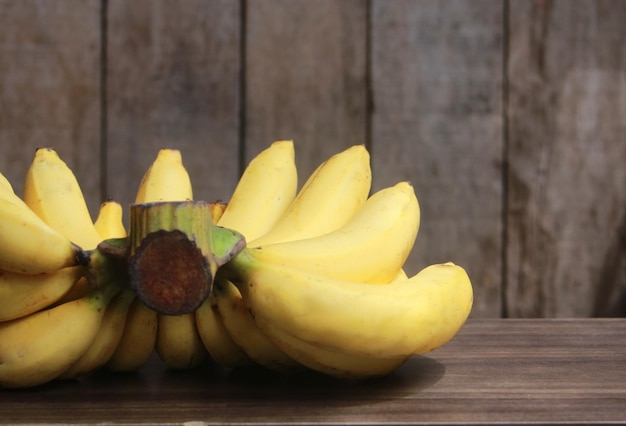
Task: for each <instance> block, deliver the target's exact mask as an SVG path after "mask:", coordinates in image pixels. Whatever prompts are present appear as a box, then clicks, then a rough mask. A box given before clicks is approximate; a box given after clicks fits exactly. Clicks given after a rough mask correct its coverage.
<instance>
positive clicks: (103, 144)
mask: <svg viewBox="0 0 626 426" xmlns="http://www.w3.org/2000/svg"><path fill="white" fill-rule="evenodd" d="M107 12H108V0H101V1H100V87H99V91H100V93H99V95H100V162H99V165H100V200H104V199H105V197H108V172H107V170H108V141H107V125H108V124H107V121H108V116H107V107H108V105H107V68H108V67H107V59H108V58H107V55H108V49H107V32H108V22H107Z"/></svg>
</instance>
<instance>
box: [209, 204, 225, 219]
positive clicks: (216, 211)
mask: <svg viewBox="0 0 626 426" xmlns="http://www.w3.org/2000/svg"><path fill="white" fill-rule="evenodd" d="M227 206H228V203H224V202H222V201H214V202H212V203H209V207H210V208H211V220H213V223H217V222H218V221H219V220H220V218H221V217H222V215H223V214H224V210H226V207H227Z"/></svg>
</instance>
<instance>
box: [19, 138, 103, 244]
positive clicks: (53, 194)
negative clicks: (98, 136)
mask: <svg viewBox="0 0 626 426" xmlns="http://www.w3.org/2000/svg"><path fill="white" fill-rule="evenodd" d="M24 202H25V203H26V204H27V205H28V206H29V207H30V208H31V209H32V210H33V211H34V212H35V213H36V214H37V215H38V216H39V217H41V218H42V219H43V221H44V222H46V223H47V224H48V225H50V226H51V227H52V228H54V229H55V230H57V231H58V232H59V233H61V234H62V235H64V236H65V237H66V238H68V239H69V240H70V241H72V242H73V243H75V244H78V245H79V246H80V247H82V248H83V249H85V250H91V249H94V248H96V246H97V245H98V243H99V242H100V236H99V235H98V233H97V232H96V229H95V228H94V226H93V221H92V219H91V215H90V213H89V209H88V208H87V203H86V202H85V198H84V197H83V192H82V190H81V188H80V185H79V183H78V181H77V179H76V176H75V175H74V173H73V172H72V170H71V169H70V168H69V167H68V166H67V164H66V163H65V162H64V161H63V160H62V159H61V158H60V157H59V155H58V154H57V152H56V151H55V150H53V149H52V148H39V149H37V151H35V156H34V158H33V161H32V163H31V165H30V167H29V169H28V171H27V173H26V180H25V182H24Z"/></svg>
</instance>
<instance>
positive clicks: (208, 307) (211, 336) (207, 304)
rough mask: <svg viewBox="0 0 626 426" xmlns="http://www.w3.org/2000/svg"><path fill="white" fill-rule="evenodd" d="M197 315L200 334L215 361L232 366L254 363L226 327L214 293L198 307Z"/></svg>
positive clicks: (224, 365) (225, 365)
mask: <svg viewBox="0 0 626 426" xmlns="http://www.w3.org/2000/svg"><path fill="white" fill-rule="evenodd" d="M195 316H196V327H197V329H198V334H199V335H200V339H201V340H202V343H203V344H204V347H205V348H206V350H207V351H208V353H209V355H210V356H211V359H212V360H213V361H215V362H216V363H218V364H219V365H221V366H223V367H230V368H236V367H245V366H248V365H251V364H253V361H252V360H251V359H250V357H249V356H248V355H247V354H246V353H245V352H244V351H243V350H242V349H241V348H240V347H239V346H238V345H237V344H236V343H235V342H234V341H233V339H232V338H231V336H230V334H229V333H228V331H227V330H226V328H225V327H224V324H223V323H222V319H221V317H220V314H219V312H218V308H217V302H216V301H215V298H214V297H213V295H211V296H209V298H208V299H207V300H205V301H204V302H203V303H202V305H200V307H199V308H198V309H196V312H195Z"/></svg>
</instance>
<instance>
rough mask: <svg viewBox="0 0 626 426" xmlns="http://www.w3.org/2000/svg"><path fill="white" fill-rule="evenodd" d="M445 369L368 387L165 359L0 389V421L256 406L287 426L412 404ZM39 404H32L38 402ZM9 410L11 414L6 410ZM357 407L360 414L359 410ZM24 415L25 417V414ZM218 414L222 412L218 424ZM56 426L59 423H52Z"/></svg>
mask: <svg viewBox="0 0 626 426" xmlns="http://www.w3.org/2000/svg"><path fill="white" fill-rule="evenodd" d="M445 372H446V367H445V365H444V364H442V363H441V362H439V361H437V360H435V359H433V358H430V357H428V356H418V355H415V356H413V357H411V358H409V359H408V360H407V361H406V362H405V363H404V364H403V365H402V366H401V367H399V368H398V369H397V370H395V371H394V372H392V373H391V374H389V375H387V376H384V377H380V378H375V379H367V380H348V379H339V378H333V377H330V376H327V375H323V374H319V373H315V372H312V371H302V372H297V373H285V374H282V373H276V372H272V371H269V370H266V369H264V368H262V367H247V368H237V369H228V368H224V367H221V366H218V365H215V364H213V363H210V362H207V363H205V364H203V365H201V366H199V367H196V368H194V369H191V370H182V371H174V370H168V369H167V368H166V367H165V366H164V365H163V363H162V362H161V361H160V360H159V359H158V357H156V356H155V357H152V358H151V359H150V361H149V362H148V363H147V364H146V365H145V366H144V367H143V368H142V369H140V370H139V371H137V372H132V373H114V372H110V371H108V370H106V369H102V370H99V371H97V372H95V373H93V374H91V375H89V376H87V377H85V378H83V379H78V380H56V381H53V382H50V383H48V384H45V385H42V386H38V387H34V388H30V389H21V390H0V398H1V399H2V401H3V404H0V418H2V419H3V420H4V421H7V422H9V423H10V422H12V421H16V422H17V421H19V420H20V419H23V418H24V417H23V416H24V415H27V417H28V419H29V421H30V422H34V423H37V422H44V421H50V420H51V417H50V415H51V413H58V414H57V415H59V416H62V417H59V418H58V419H57V420H59V419H61V418H62V419H63V423H66V422H78V423H82V422H87V421H93V420H94V419H97V420H98V421H101V422H108V421H116V422H119V421H122V422H123V421H131V420H133V421H134V420H136V419H137V418H138V417H137V416H138V415H140V414H138V413H143V415H144V416H145V415H146V413H150V415H152V416H154V418H159V419H161V420H163V421H165V420H167V419H169V420H176V421H179V420H180V416H181V415H183V413H187V415H189V416H193V417H194V418H196V419H198V418H214V419H218V418H219V419H233V418H234V419H236V418H238V417H237V416H240V415H241V413H242V412H246V410H249V409H250V407H254V409H255V413H256V414H257V415H258V416H260V417H259V418H268V419H284V418H289V417H290V416H305V417H306V416H315V415H321V414H320V413H326V412H327V410H330V411H329V412H333V413H342V412H354V411H355V410H360V408H358V407H361V406H363V407H367V408H364V409H366V410H372V409H374V408H372V407H371V406H372V405H373V404H374V405H376V404H379V403H382V404H385V401H390V400H395V399H402V398H411V397H414V396H415V395H416V394H419V393H422V392H424V391H426V390H427V389H428V388H430V387H431V386H433V385H435V384H436V383H437V382H438V381H439V380H440V379H442V378H443V377H444V375H445ZM35 400H36V401H38V402H37V404H33V403H32V402H33V401H35ZM4 407H6V409H5V408H4ZM353 407H357V408H353ZM20 410H23V411H20ZM216 413H220V414H218V415H217V417H214V416H215V415H216ZM52 420H54V418H52Z"/></svg>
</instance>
